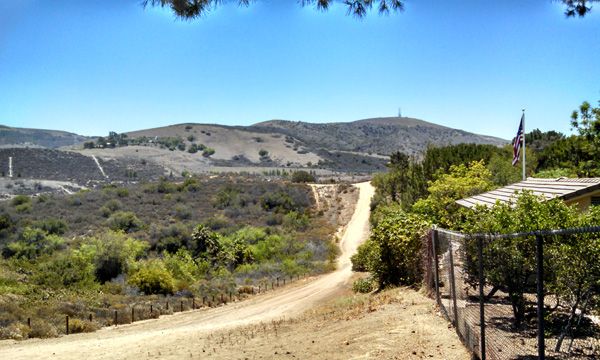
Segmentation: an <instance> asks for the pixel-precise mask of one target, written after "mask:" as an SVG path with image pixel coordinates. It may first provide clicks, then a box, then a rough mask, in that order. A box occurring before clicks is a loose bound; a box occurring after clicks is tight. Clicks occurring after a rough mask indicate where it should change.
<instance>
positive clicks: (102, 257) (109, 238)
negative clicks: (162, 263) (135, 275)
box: [74, 231, 148, 283]
mask: <svg viewBox="0 0 600 360" xmlns="http://www.w3.org/2000/svg"><path fill="white" fill-rule="evenodd" d="M147 249H148V243H147V242H145V241H140V240H135V239H132V238H129V237H127V236H126V235H125V234H123V233H119V232H112V231H109V232H106V233H102V234H99V235H98V236H97V237H90V238H86V239H85V240H84V242H83V243H82V244H81V246H80V247H79V248H78V249H76V250H75V251H74V252H76V253H77V256H81V257H82V258H83V259H86V261H88V262H90V263H93V264H94V275H95V276H96V279H97V280H98V281H99V282H100V283H105V282H107V281H110V280H112V279H114V278H116V277H117V276H119V275H120V274H126V273H127V272H128V271H129V270H131V269H132V268H134V267H135V262H136V260H137V259H139V258H140V257H141V256H142V255H144V254H145V252H146V250H147Z"/></svg>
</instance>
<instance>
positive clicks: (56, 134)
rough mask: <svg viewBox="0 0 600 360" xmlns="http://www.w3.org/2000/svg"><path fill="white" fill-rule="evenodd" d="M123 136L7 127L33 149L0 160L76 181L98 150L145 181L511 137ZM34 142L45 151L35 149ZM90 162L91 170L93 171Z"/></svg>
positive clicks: (395, 132) (3, 142)
mask: <svg viewBox="0 0 600 360" xmlns="http://www.w3.org/2000/svg"><path fill="white" fill-rule="evenodd" d="M126 135H127V136H126V139H127V140H126V142H125V143H126V144H128V145H127V146H117V147H115V148H103V147H95V148H92V149H83V142H84V141H89V140H96V139H93V138H88V137H85V136H80V135H77V134H72V133H68V132H63V131H53V130H37V129H19V128H8V127H2V128H0V147H4V148H10V147H12V148H18V147H30V149H29V150H27V149H23V150H19V149H13V150H11V151H8V152H7V150H9V149H6V150H5V151H4V152H3V153H2V159H0V160H2V164H0V166H2V167H3V168H6V167H7V166H8V161H9V160H8V159H9V157H12V158H13V161H14V166H15V169H14V170H15V171H16V173H21V174H22V175H23V177H29V176H30V175H31V177H32V178H36V179H44V178H48V179H52V180H68V181H71V180H73V179H77V182H78V183H82V182H84V180H85V179H84V178H86V177H89V179H90V180H96V178H97V177H98V176H100V175H101V174H99V173H98V171H97V169H96V166H95V161H96V160H93V156H95V157H96V158H97V159H98V161H100V162H101V163H102V164H105V165H106V167H107V169H108V171H109V172H110V174H108V175H109V178H110V179H112V180H117V179H119V180H121V179H122V180H127V179H128V177H127V176H130V174H132V173H135V174H136V175H137V180H143V179H149V178H154V177H156V176H158V175H160V174H174V175H176V176H177V175H179V174H181V173H183V172H184V171H189V172H193V173H200V172H212V171H236V172H239V171H249V172H258V173H262V172H264V171H270V169H271V170H272V169H274V168H279V169H288V170H293V169H297V168H308V169H310V170H311V171H315V172H316V173H317V174H321V175H332V174H335V173H337V172H341V173H346V174H349V173H353V174H355V173H361V174H365V173H372V172H374V171H382V170H385V168H386V167H385V164H386V162H387V160H388V155H389V154H391V153H393V152H395V151H402V152H404V153H406V154H408V155H411V156H415V157H417V158H418V157H420V155H421V154H422V152H423V151H424V150H425V149H426V148H427V146H428V145H430V144H431V145H437V146H443V145H449V144H457V143H477V144H493V145H502V144H506V143H507V141H505V140H502V139H499V138H495V137H491V136H485V135H478V134H473V133H469V132H466V131H463V130H458V129H452V128H448V127H444V126H440V125H436V124H433V123H429V122H426V121H423V120H418V119H412V118H397V117H393V118H374V119H365V120H358V121H353V122H345V123H323V124H315V123H307V122H299V121H297V122H295V121H286V120H271V121H265V122H261V123H257V124H254V125H251V126H225V125H216V124H194V123H184V124H176V125H170V126H164V127H159V128H152V129H143V130H137V131H131V132H128V133H126ZM36 147H38V148H46V149H33V148H36ZM48 148H50V149H54V150H52V151H54V152H52V151H50V150H49V149H48ZM196 148H198V149H200V150H199V151H196ZM204 149H210V151H211V153H210V154H208V153H206V152H205V151H204ZM34 150H35V151H34ZM192 150H193V151H192ZM27 151H29V153H26V152H27ZM61 153H65V156H66V157H65V156H60V154H61ZM67 153H68V154H67ZM67 155H68V156H67ZM53 157H54V158H56V159H54V160H56V161H54V160H53ZM83 164H85V165H86V166H83ZM71 167H72V169H71ZM87 168H89V169H91V170H90V171H89V174H86V172H87V170H86V169H87ZM88 175H89V176H88ZM99 180H101V179H99Z"/></svg>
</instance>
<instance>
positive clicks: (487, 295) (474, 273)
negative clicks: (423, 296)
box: [425, 227, 600, 359]
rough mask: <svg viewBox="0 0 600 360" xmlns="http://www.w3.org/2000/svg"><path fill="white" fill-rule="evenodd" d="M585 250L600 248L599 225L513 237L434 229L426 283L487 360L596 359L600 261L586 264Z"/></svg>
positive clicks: (599, 346) (476, 351)
mask: <svg viewBox="0 0 600 360" xmlns="http://www.w3.org/2000/svg"><path fill="white" fill-rule="evenodd" d="M578 244H582V245H581V248H580V249H579V245H578ZM583 244H587V245H586V246H600V227H593V228H576V229H564V230H554V231H539V232H530V233H517V234H509V235H490V234H464V233H459V232H454V231H449V230H444V229H433V230H432V231H431V233H430V236H429V237H428V244H427V256H426V269H425V271H426V275H425V276H426V277H425V279H426V281H425V282H426V285H427V286H428V288H429V289H430V291H431V293H432V294H433V295H434V296H435V298H436V301H437V303H438V305H439V307H440V309H441V311H442V312H443V314H444V315H445V316H446V317H447V318H448V320H449V321H450V322H452V324H453V325H454V327H455V329H456V331H457V333H458V335H459V337H460V338H461V340H462V341H463V343H464V344H465V345H466V346H467V347H468V348H469V349H470V350H471V351H472V352H473V354H474V355H475V356H477V357H478V358H480V359H544V358H548V359H566V358H570V359H596V358H600V276H598V269H599V267H600V259H593V258H592V259H590V261H589V262H588V263H586V262H585V261H583V260H581V259H585V256H586V254H585V253H582V252H584V251H586V250H585V246H583ZM567 246H569V247H567ZM572 252H575V253H574V254H573V255H572ZM577 252H579V253H577ZM571 255H572V256H571Z"/></svg>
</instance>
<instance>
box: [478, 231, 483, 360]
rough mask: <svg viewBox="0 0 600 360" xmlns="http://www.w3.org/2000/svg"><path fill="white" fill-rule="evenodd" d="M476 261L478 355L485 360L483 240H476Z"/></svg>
mask: <svg viewBox="0 0 600 360" xmlns="http://www.w3.org/2000/svg"><path fill="white" fill-rule="evenodd" d="M477 259H478V262H479V326H480V331H481V336H480V337H481V345H480V353H481V360H485V312H484V309H485V304H484V297H483V286H484V285H485V284H484V279H485V277H484V276H483V238H482V237H480V238H478V239H477Z"/></svg>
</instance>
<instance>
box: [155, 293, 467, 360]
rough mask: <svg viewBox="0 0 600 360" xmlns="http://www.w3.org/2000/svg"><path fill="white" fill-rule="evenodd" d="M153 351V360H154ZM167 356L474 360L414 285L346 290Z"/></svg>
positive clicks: (173, 350)
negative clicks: (294, 314)
mask: <svg viewBox="0 0 600 360" xmlns="http://www.w3.org/2000/svg"><path fill="white" fill-rule="evenodd" d="M153 355H158V354H149V358H153V357H154V356H153ZM161 356H162V358H173V359H175V358H183V357H190V358H211V359H271V358H273V359H277V358H282V359H283V358H285V359H292V358H297V359H469V358H470V355H469V353H468V351H467V350H466V349H465V348H464V346H463V345H462V344H461V343H460V340H459V339H458V336H457V335H456V333H455V332H454V329H452V328H449V327H448V325H447V323H446V321H445V320H444V319H443V318H441V317H440V316H438V315H437V314H436V309H435V306H434V302H433V301H432V300H431V299H429V298H427V297H426V296H424V295H423V294H421V293H419V292H417V291H414V290H411V289H393V290H388V291H384V292H382V293H379V294H375V295H353V294H350V293H349V290H346V291H344V292H342V293H340V296H339V297H338V298H337V299H336V300H333V301H330V302H329V303H327V304H325V305H323V306H320V307H318V308H316V309H314V310H310V311H308V312H307V313H305V314H304V315H302V316H300V317H298V318H295V319H288V320H275V321H271V322H266V323H260V324H255V325H251V326H245V327H240V328H236V329H232V330H227V331H221V332H217V333H214V334H209V335H207V336H205V337H201V338H200V339H199V340H198V342H197V343H195V344H193V345H192V347H191V348H190V347H187V346H186V347H180V346H176V345H175V346H173V347H169V348H167V349H165V351H164V352H163V353H162V355H161Z"/></svg>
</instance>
